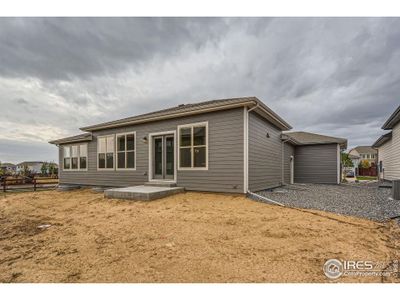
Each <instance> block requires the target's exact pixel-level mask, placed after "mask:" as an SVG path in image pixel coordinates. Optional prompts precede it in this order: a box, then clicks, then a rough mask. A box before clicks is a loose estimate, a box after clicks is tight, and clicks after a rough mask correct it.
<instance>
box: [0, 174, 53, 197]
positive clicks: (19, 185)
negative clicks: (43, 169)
mask: <svg viewBox="0 0 400 300" xmlns="http://www.w3.org/2000/svg"><path fill="white" fill-rule="evenodd" d="M57 185H58V179H53V178H40V177H39V178H30V177H23V178H21V177H18V178H6V177H4V178H1V191H2V192H3V193H5V192H7V191H23V190H33V191H36V190H38V189H51V188H54V187H56V186H57Z"/></svg>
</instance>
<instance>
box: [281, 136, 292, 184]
mask: <svg viewBox="0 0 400 300" xmlns="http://www.w3.org/2000/svg"><path fill="white" fill-rule="evenodd" d="M289 141H290V139H286V140H283V141H282V173H281V185H284V184H285V143H286V142H289Z"/></svg>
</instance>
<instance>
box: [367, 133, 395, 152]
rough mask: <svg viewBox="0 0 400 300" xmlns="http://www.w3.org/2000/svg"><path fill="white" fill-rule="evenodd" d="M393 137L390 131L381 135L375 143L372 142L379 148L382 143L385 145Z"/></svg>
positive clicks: (374, 146)
mask: <svg viewBox="0 0 400 300" xmlns="http://www.w3.org/2000/svg"><path fill="white" fill-rule="evenodd" d="M391 139H392V132H389V133H387V134H384V135H381V136H380V137H379V138H378V139H377V140H376V141H375V143H373V144H372V146H371V147H372V148H374V149H378V148H379V147H381V146H382V145H384V144H385V143H387V142H388V141H390V140H391Z"/></svg>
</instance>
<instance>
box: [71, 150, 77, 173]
mask: <svg viewBox="0 0 400 300" xmlns="http://www.w3.org/2000/svg"><path fill="white" fill-rule="evenodd" d="M71 169H73V170H77V169H78V146H76V145H74V146H72V147H71Z"/></svg>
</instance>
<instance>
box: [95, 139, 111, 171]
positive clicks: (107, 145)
mask: <svg viewBox="0 0 400 300" xmlns="http://www.w3.org/2000/svg"><path fill="white" fill-rule="evenodd" d="M97 169H98V170H114V135H107V136H99V137H98V138H97Z"/></svg>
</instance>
